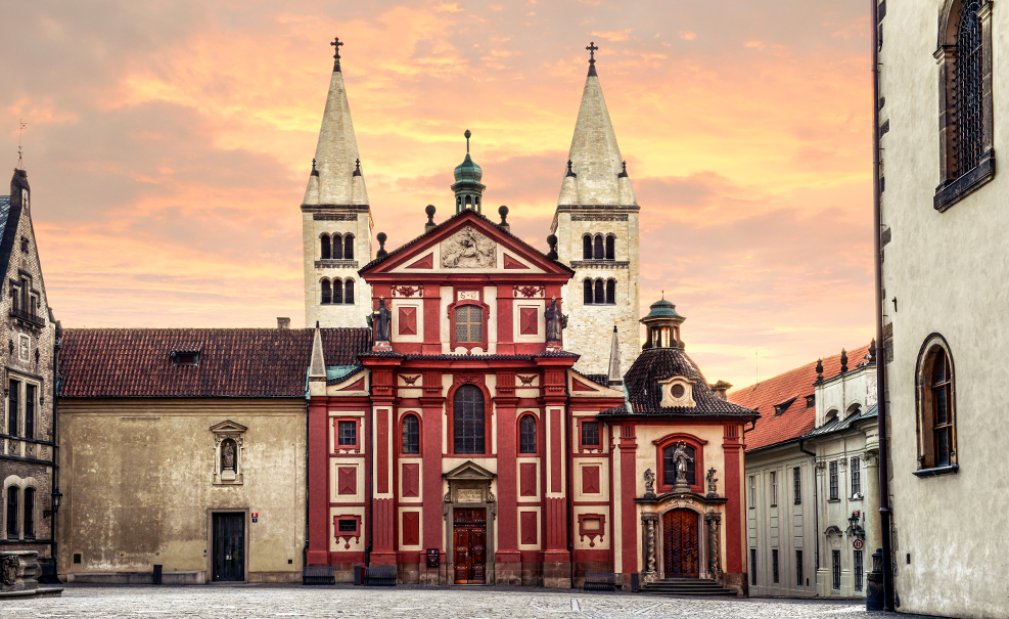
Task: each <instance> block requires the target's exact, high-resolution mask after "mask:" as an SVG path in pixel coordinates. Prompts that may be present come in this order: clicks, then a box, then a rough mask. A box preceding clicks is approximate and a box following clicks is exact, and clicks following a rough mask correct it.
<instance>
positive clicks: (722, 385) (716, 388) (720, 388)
mask: <svg viewBox="0 0 1009 619" xmlns="http://www.w3.org/2000/svg"><path fill="white" fill-rule="evenodd" d="M729 389H732V385H731V384H729V383H727V382H725V381H724V380H720V381H718V382H717V383H715V384H713V385H711V391H712V392H713V393H714V394H715V397H716V398H718V399H720V400H724V399H725V392H726V391H728V390H729Z"/></svg>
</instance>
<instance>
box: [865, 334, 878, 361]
mask: <svg viewBox="0 0 1009 619" xmlns="http://www.w3.org/2000/svg"><path fill="white" fill-rule="evenodd" d="M866 360H867V361H868V362H869V363H875V362H876V338H872V341H871V342H869V354H868V355H866Z"/></svg>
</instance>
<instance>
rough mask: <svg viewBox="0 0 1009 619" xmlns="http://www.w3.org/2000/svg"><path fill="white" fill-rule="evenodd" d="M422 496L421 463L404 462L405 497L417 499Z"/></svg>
mask: <svg viewBox="0 0 1009 619" xmlns="http://www.w3.org/2000/svg"><path fill="white" fill-rule="evenodd" d="M419 496H420V465H419V464H416V463H412V462H411V463H404V464H403V498H406V499H415V498H417V497H419Z"/></svg>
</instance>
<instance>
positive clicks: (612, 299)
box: [606, 279, 617, 305]
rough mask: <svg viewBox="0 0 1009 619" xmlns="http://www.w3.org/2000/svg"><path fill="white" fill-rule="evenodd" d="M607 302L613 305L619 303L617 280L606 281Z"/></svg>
mask: <svg viewBox="0 0 1009 619" xmlns="http://www.w3.org/2000/svg"><path fill="white" fill-rule="evenodd" d="M606 302H607V303H609V304H610V305H613V304H615V303H616V302H617V280H615V279H608V280H606Z"/></svg>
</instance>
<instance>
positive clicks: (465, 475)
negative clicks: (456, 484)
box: [445, 460, 497, 481]
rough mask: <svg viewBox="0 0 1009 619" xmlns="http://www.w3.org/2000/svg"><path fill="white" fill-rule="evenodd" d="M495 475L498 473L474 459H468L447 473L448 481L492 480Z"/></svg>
mask: <svg viewBox="0 0 1009 619" xmlns="http://www.w3.org/2000/svg"><path fill="white" fill-rule="evenodd" d="M495 477H497V475H495V474H494V473H492V472H490V471H488V470H487V469H485V468H484V467H482V466H480V465H479V464H477V463H476V462H473V461H472V460H467V461H466V462H463V463H462V464H460V465H459V466H457V467H455V468H454V469H452V470H451V471H449V472H448V473H445V479H446V480H448V481H490V480H492V479H494V478H495Z"/></svg>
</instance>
